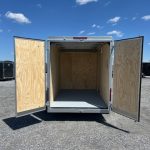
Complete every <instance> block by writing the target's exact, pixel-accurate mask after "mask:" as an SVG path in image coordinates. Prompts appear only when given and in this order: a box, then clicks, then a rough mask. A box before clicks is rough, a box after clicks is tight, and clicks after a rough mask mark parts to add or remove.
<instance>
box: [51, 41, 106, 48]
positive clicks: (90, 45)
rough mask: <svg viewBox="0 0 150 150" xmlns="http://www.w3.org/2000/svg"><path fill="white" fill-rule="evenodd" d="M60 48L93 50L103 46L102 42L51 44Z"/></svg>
mask: <svg viewBox="0 0 150 150" xmlns="http://www.w3.org/2000/svg"><path fill="white" fill-rule="evenodd" d="M53 44H54V45H57V46H59V47H61V48H62V49H68V50H71V49H86V50H88V49H95V48H97V47H98V46H100V45H103V44H104V42H56V43H53Z"/></svg>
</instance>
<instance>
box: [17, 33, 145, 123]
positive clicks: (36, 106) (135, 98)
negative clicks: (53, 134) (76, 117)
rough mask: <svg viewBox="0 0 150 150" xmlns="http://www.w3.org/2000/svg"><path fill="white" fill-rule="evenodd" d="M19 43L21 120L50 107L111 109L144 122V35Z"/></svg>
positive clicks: (92, 110)
mask: <svg viewBox="0 0 150 150" xmlns="http://www.w3.org/2000/svg"><path fill="white" fill-rule="evenodd" d="M14 42H15V66H16V67H15V68H16V70H15V73H16V78H15V79H16V115H17V116H22V115H26V114H30V113H34V112H37V111H41V110H45V109H46V110H47V112H49V113H102V114H103V113H105V114H106V113H110V111H111V110H112V111H115V112H116V113H119V114H122V115H124V116H126V117H129V118H132V119H134V120H136V121H139V119H140V96H141V95H140V92H141V62H142V52H143V37H142V36H141V37H136V38H130V39H123V40H118V41H114V40H113V39H112V37H110V36H107V37H49V38H48V40H46V41H43V40H38V39H29V38H22V37H15V38H14ZM46 57H47V59H46ZM113 57H114V59H113ZM112 60H114V61H112ZM45 62H46V63H47V70H48V72H47V75H46V74H45ZM112 64H113V78H112ZM46 76H47V78H46Z"/></svg>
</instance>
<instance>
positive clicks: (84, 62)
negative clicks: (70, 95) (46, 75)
mask: <svg viewBox="0 0 150 150" xmlns="http://www.w3.org/2000/svg"><path fill="white" fill-rule="evenodd" d="M96 87H97V53H96V52H61V53H60V88H61V89H96Z"/></svg>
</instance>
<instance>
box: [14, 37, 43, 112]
mask: <svg viewBox="0 0 150 150" xmlns="http://www.w3.org/2000/svg"><path fill="white" fill-rule="evenodd" d="M44 57H45V56H44V41H38V40H30V39H23V38H15V58H16V99H17V113H20V112H24V111H29V110H32V109H37V108H41V107H44V106H45V68H44V67H45V59H44Z"/></svg>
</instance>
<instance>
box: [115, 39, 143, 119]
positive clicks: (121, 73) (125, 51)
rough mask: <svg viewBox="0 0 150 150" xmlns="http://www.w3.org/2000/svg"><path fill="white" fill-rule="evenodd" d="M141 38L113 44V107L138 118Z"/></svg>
mask: <svg viewBox="0 0 150 150" xmlns="http://www.w3.org/2000/svg"><path fill="white" fill-rule="evenodd" d="M141 50H142V39H141V38H137V39H131V40H130V39H129V40H124V41H118V42H116V44H115V58H114V75H113V76H114V78H113V108H114V110H117V112H120V113H123V114H126V115H127V116H130V117H132V118H135V119H138V109H139V92H140V91H139V89H140V66H141Z"/></svg>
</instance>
